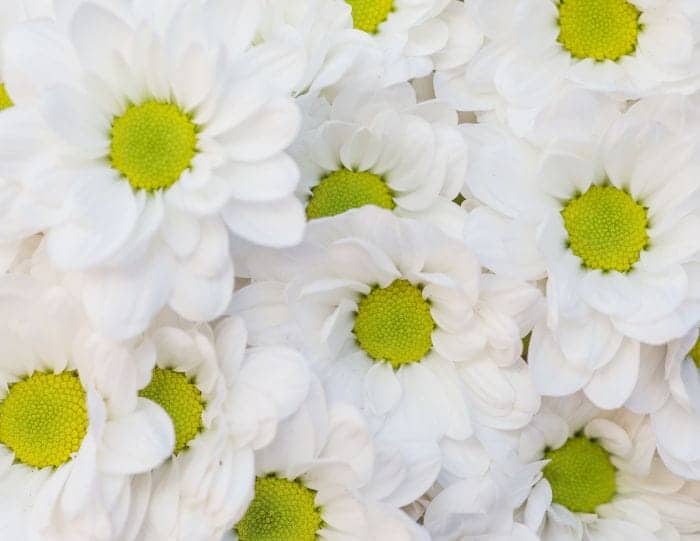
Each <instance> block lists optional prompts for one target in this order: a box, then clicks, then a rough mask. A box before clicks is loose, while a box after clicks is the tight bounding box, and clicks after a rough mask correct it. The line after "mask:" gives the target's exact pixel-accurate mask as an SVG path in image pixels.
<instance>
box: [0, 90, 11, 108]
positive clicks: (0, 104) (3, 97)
mask: <svg viewBox="0 0 700 541" xmlns="http://www.w3.org/2000/svg"><path fill="white" fill-rule="evenodd" d="M13 105H14V103H12V99H11V98H10V95H9V94H8V93H7V89H6V88H5V85H4V84H2V83H0V111H2V110H3V109H7V108H8V107H12V106H13Z"/></svg>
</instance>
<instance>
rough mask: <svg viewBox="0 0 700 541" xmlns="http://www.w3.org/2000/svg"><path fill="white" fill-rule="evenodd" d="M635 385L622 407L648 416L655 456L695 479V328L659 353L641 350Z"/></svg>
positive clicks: (699, 346)
mask: <svg viewBox="0 0 700 541" xmlns="http://www.w3.org/2000/svg"><path fill="white" fill-rule="evenodd" d="M641 359H642V362H641V364H640V367H639V381H638V383H637V386H636V387H635V389H634V392H633V393H632V396H631V397H630V399H629V400H628V401H627V402H626V404H625V407H626V408H628V409H631V410H633V411H635V412H637V413H648V414H650V418H651V427H652V429H653V431H654V435H655V436H656V443H657V446H658V450H659V455H660V456H661V458H662V459H663V460H664V462H665V463H666V465H667V467H668V468H669V469H670V470H671V471H672V472H674V473H676V474H677V475H681V476H683V477H685V478H687V479H700V392H699V391H700V339H698V329H697V328H695V329H693V330H692V331H690V332H689V333H688V334H687V335H685V336H683V337H682V338H679V339H678V340H674V341H672V342H671V343H669V344H668V345H667V346H665V347H649V346H642V355H641Z"/></svg>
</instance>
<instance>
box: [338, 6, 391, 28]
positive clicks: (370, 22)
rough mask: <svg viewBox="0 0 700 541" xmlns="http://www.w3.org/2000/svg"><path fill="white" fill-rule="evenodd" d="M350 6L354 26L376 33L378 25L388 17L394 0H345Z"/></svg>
mask: <svg viewBox="0 0 700 541" xmlns="http://www.w3.org/2000/svg"><path fill="white" fill-rule="evenodd" d="M345 1H346V2H347V3H348V4H350V7H352V22H353V25H354V26H355V28H357V29H358V30H362V31H363V32H367V33H369V34H376V33H377V32H378V31H379V25H380V24H382V23H383V22H384V21H386V20H387V19H388V18H389V13H391V12H392V11H393V10H394V0H345Z"/></svg>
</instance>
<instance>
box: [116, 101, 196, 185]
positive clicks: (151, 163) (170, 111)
mask: <svg viewBox="0 0 700 541" xmlns="http://www.w3.org/2000/svg"><path fill="white" fill-rule="evenodd" d="M110 136H111V137H110V138H111V147H110V155H109V158H110V161H111V163H112V167H113V168H114V169H116V170H117V171H119V172H120V173H121V174H122V175H124V177H125V178H126V179H127V180H128V181H129V183H130V184H131V186H132V187H133V188H134V189H135V190H148V191H155V190H160V189H165V188H169V187H170V186H172V185H173V184H174V183H175V182H176V181H177V180H178V179H179V178H180V175H182V173H183V172H184V171H185V170H186V169H188V168H189V167H190V165H191V163H192V158H194V156H195V154H196V153H197V127H196V126H195V124H194V123H193V122H192V120H191V119H190V117H189V116H188V115H187V114H185V113H184V112H182V110H180V108H179V107H177V105H174V104H172V103H162V102H158V101H154V100H151V101H146V102H144V103H142V104H141V105H131V106H129V108H128V109H127V110H126V112H125V113H124V114H123V115H122V116H120V117H118V118H115V119H114V122H113V123H112V130H111V133H110Z"/></svg>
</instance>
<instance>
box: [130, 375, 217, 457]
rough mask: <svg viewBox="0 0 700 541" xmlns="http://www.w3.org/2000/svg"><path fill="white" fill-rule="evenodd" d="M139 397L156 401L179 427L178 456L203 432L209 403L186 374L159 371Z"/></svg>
mask: <svg viewBox="0 0 700 541" xmlns="http://www.w3.org/2000/svg"><path fill="white" fill-rule="evenodd" d="M139 396H142V397H143V398H148V399H149V400H153V402H155V403H156V404H158V405H160V407H162V408H163V409H164V410H165V412H166V413H167V414H168V415H169V416H170V419H171V420H172V422H173V426H174V427H175V450H174V453H175V454H178V453H179V452H180V451H182V450H183V449H185V448H186V447H187V444H188V443H189V442H191V441H192V440H193V439H194V438H195V437H196V436H197V434H199V432H200V431H201V430H202V427H203V425H202V413H203V412H204V407H205V403H204V400H203V399H202V392H201V391H200V390H199V388H197V386H196V385H195V384H194V383H193V382H191V381H190V380H189V379H188V378H187V376H186V375H185V374H184V373H182V372H177V371H176V370H171V369H169V368H160V367H156V368H154V369H153V377H152V378H151V382H150V383H149V384H148V386H147V387H145V388H143V389H141V391H140V392H139Z"/></svg>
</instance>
